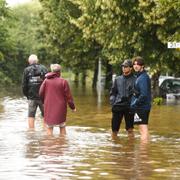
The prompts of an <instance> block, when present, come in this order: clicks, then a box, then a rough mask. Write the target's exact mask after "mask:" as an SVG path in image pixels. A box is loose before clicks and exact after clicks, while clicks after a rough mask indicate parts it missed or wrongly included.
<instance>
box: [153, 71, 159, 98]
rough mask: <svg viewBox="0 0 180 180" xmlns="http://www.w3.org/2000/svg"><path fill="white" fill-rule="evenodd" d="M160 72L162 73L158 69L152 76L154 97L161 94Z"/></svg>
mask: <svg viewBox="0 0 180 180" xmlns="http://www.w3.org/2000/svg"><path fill="white" fill-rule="evenodd" d="M160 74H161V72H160V71H157V72H155V73H154V74H153V75H152V77H151V86H152V95H153V98H156V97H158V96H159V76H160Z"/></svg>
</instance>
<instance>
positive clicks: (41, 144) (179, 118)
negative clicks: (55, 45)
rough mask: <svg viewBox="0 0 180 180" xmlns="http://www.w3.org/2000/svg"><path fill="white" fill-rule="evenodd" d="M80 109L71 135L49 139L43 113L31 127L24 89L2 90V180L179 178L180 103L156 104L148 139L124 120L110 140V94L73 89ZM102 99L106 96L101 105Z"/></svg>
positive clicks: (70, 119)
mask: <svg viewBox="0 0 180 180" xmlns="http://www.w3.org/2000/svg"><path fill="white" fill-rule="evenodd" d="M72 91H73V95H74V100H75V103H76V107H77V112H76V113H73V112H71V111H70V110H69V111H68V117H67V120H68V121H67V135H66V137H59V136H58V129H56V128H55V130H54V136H53V137H49V136H47V135H46V132H45V131H44V130H43V125H42V120H41V117H40V115H39V114H40V113H39V111H38V114H37V117H36V128H35V130H34V131H32V130H31V131H30V130H28V128H27V100H26V99H25V98H24V97H23V96H22V95H21V93H20V90H19V89H18V88H17V89H15V88H14V89H13V88H11V90H9V89H8V90H3V89H1V92H0V179H1V180H9V179H11V180H16V179H22V180H26V179H27V180H36V179H37V180H39V179H42V180H61V179H62V180H76V179H83V180H87V179H88V180H89V179H90V180H91V179H93V180H99V179H102V180H104V179H105V180H106V179H111V180H113V179H115V180H121V179H122V180H123V179H132V180H136V179H142V180H145V179H148V180H151V179H168V180H169V179H173V180H174V179H180V153H179V149H180V103H178V102H169V103H166V104H164V105H162V106H153V108H152V111H151V114H150V124H149V129H150V134H151V140H150V142H149V143H143V142H141V141H140V138H139V132H138V128H137V127H135V137H134V138H132V137H128V136H127V134H126V132H125V130H124V122H123V124H122V126H121V131H120V133H119V136H118V138H117V139H115V140H113V139H112V138H111V129H110V120H111V111H110V106H109V104H108V95H105V94H106V93H104V92H102V95H101V98H98V96H97V95H96V93H93V92H92V91H91V89H90V88H82V87H72ZM97 99H99V100H101V102H100V103H98V102H97Z"/></svg>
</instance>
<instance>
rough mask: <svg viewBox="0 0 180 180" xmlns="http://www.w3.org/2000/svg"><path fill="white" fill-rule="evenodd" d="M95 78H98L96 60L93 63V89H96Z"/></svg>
mask: <svg viewBox="0 0 180 180" xmlns="http://www.w3.org/2000/svg"><path fill="white" fill-rule="evenodd" d="M97 76H98V59H96V61H95V67H94V75H93V82H92V88H93V89H96V83H97Z"/></svg>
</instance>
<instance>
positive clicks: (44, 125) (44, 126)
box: [42, 118, 46, 130]
mask: <svg viewBox="0 0 180 180" xmlns="http://www.w3.org/2000/svg"><path fill="white" fill-rule="evenodd" d="M42 122H43V129H45V130H46V123H45V121H44V118H43V119H42Z"/></svg>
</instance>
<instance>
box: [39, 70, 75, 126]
mask: <svg viewBox="0 0 180 180" xmlns="http://www.w3.org/2000/svg"><path fill="white" fill-rule="evenodd" d="M39 95H40V97H41V99H42V101H43V103H44V121H45V123H46V124H47V125H49V126H54V125H59V124H61V123H63V122H65V121H66V115H67V105H69V107H70V108H71V109H75V105H74V102H73V98H72V95H71V91H70V88H69V84H68V82H67V81H66V80H65V79H63V78H61V77H60V73H59V72H50V73H48V74H46V79H45V80H44V82H43V83H42V85H41V87H40V89H39Z"/></svg>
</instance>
